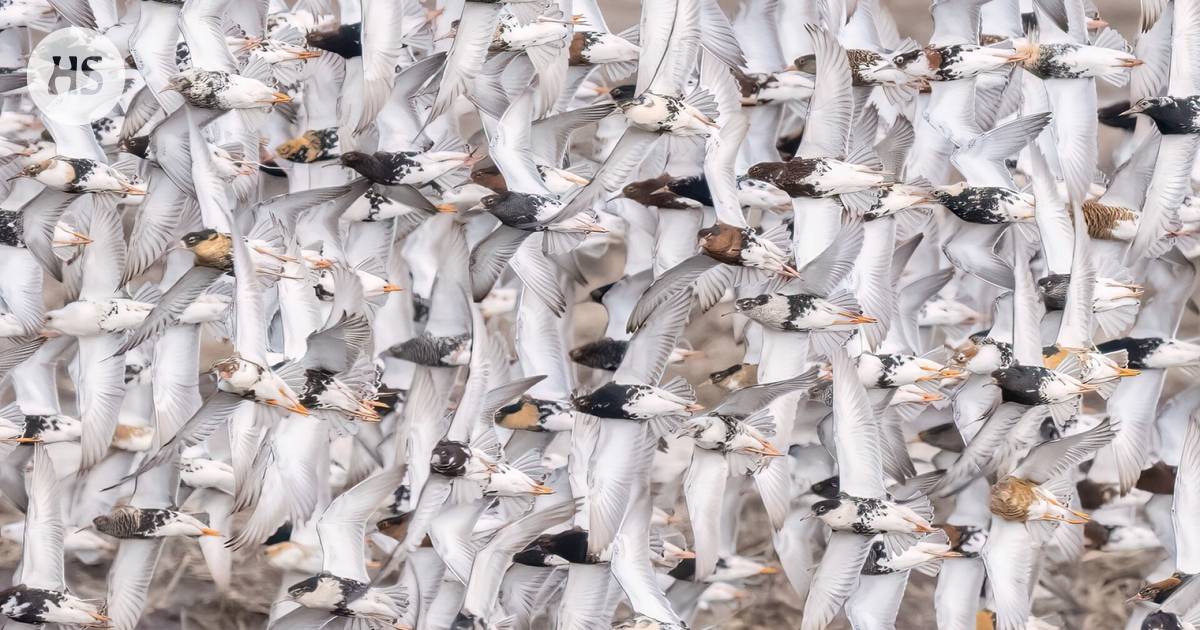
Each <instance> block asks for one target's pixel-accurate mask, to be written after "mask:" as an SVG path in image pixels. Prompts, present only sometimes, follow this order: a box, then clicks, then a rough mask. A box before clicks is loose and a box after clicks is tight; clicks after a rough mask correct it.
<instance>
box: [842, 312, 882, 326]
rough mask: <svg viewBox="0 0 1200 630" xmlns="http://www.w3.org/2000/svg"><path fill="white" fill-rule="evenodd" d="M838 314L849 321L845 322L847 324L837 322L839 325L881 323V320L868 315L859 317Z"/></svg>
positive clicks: (850, 314) (849, 314)
mask: <svg viewBox="0 0 1200 630" xmlns="http://www.w3.org/2000/svg"><path fill="white" fill-rule="evenodd" d="M838 314H839V315H841V316H842V317H845V318H846V319H847V320H849V321H845V322H837V323H838V324H874V323H876V322H878V321H879V320H877V319H875V318H874V317H868V316H866V315H857V314H854V313H838Z"/></svg>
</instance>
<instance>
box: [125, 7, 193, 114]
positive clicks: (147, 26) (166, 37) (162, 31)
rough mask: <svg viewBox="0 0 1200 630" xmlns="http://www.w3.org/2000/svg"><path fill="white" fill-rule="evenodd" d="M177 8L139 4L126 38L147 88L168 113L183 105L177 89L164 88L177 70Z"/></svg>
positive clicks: (178, 10)
mask: <svg viewBox="0 0 1200 630" xmlns="http://www.w3.org/2000/svg"><path fill="white" fill-rule="evenodd" d="M180 8H181V7H180V6H179V5H176V4H166V3H156V4H152V5H147V6H145V7H140V8H139V11H138V21H137V26H136V27H134V30H133V33H132V34H131V35H130V37H129V54H130V56H131V57H133V61H134V63H135V64H136V65H137V69H138V72H139V73H140V74H141V76H142V80H144V81H145V82H146V89H147V91H149V92H150V94H152V95H153V96H154V98H155V99H157V100H158V102H159V104H160V105H162V108H163V111H164V112H166V113H167V114H170V113H171V112H174V111H175V110H177V109H179V107H180V106H181V105H183V97H182V96H180V94H179V93H178V92H175V91H173V90H167V89H166V86H167V82H168V81H169V80H170V79H171V77H172V76H174V75H175V74H176V73H178V72H179V68H177V67H176V65H175V47H176V44H177V43H178V42H179V12H180ZM122 135H124V134H122Z"/></svg>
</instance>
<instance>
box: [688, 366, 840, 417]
mask: <svg viewBox="0 0 1200 630" xmlns="http://www.w3.org/2000/svg"><path fill="white" fill-rule="evenodd" d="M819 379H820V376H819V370H818V369H817V368H816V367H811V368H809V369H807V370H805V371H804V372H802V373H800V374H799V375H797V376H793V377H792V378H788V379H784V380H781V381H775V382H773V383H760V384H758V385H751V386H749V387H743V388H741V389H736V390H734V391H732V392H729V394H728V395H726V396H725V400H722V401H721V404H719V405H717V406H716V407H714V408H713V410H712V413H723V414H739V415H747V414H750V413H753V412H755V411H758V410H759V409H762V408H764V407H766V406H767V405H769V404H771V402H772V401H774V400H775V399H776V398H779V397H780V396H783V395H785V394H790V393H792V392H796V391H800V390H807V389H808V388H810V387H812V386H813V385H815V384H816V383H817V381H818V380H819Z"/></svg>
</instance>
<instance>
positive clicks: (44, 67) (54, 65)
mask: <svg viewBox="0 0 1200 630" xmlns="http://www.w3.org/2000/svg"><path fill="white" fill-rule="evenodd" d="M27 72H28V79H29V95H30V97H31V98H33V103H34V104H35V105H37V108H38V109H39V110H41V112H42V113H43V114H44V115H46V116H48V117H50V118H53V119H54V120H56V121H59V122H62V123H64V124H69V125H85V124H88V123H91V122H92V121H94V120H97V119H99V118H102V117H104V116H105V115H107V114H108V113H109V112H110V111H111V110H112V108H113V106H114V105H116V104H117V101H118V100H120V98H121V93H122V92H123V91H124V88H125V61H124V59H122V58H121V53H120V51H118V50H117V47H116V46H114V45H113V43H112V42H111V41H109V40H108V38H106V37H104V36H103V35H101V34H99V33H97V32H95V31H92V30H88V29H86V28H78V27H74V26H73V27H70V28H64V29H60V30H57V31H54V32H53V33H51V34H49V35H47V36H46V38H45V39H43V40H42V41H41V42H40V43H39V44H38V45H37V47H36V48H34V49H33V53H32V54H30V56H29V65H28V71H27Z"/></svg>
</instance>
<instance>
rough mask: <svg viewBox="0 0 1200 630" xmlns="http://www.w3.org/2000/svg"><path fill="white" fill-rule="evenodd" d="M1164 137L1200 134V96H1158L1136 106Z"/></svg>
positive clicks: (1144, 100)
mask: <svg viewBox="0 0 1200 630" xmlns="http://www.w3.org/2000/svg"><path fill="white" fill-rule="evenodd" d="M1136 105H1137V106H1138V107H1141V108H1142V110H1141V113H1142V114H1144V115H1146V116H1149V117H1150V118H1151V119H1152V120H1153V121H1154V124H1155V125H1156V126H1157V127H1158V131H1159V132H1160V133H1162V134H1164V135H1183V134H1194V133H1200V95H1192V96H1181V97H1174V96H1156V97H1153V98H1147V99H1142V100H1141V101H1138V103H1137V104H1136Z"/></svg>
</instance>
